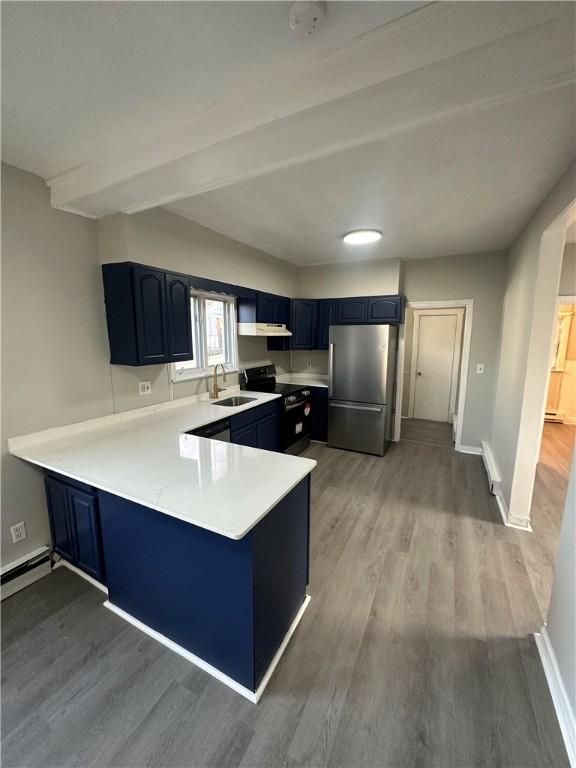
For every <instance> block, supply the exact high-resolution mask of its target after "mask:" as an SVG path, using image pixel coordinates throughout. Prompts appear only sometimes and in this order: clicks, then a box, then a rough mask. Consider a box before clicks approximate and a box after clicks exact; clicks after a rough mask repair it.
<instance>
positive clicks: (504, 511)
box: [494, 488, 532, 533]
mask: <svg viewBox="0 0 576 768" xmlns="http://www.w3.org/2000/svg"><path fill="white" fill-rule="evenodd" d="M494 498H495V499H496V504H497V505H498V511H499V512H500V517H501V518H502V522H503V523H504V525H505V526H506V528H516V530H517V531H524V533H532V526H531V525H530V520H526V518H522V519H516V520H515V519H514V518H513V517H512V516H511V515H510V510H509V509H508V504H506V499H505V498H504V495H503V494H502V491H501V490H500V488H496V489H495V493H494Z"/></svg>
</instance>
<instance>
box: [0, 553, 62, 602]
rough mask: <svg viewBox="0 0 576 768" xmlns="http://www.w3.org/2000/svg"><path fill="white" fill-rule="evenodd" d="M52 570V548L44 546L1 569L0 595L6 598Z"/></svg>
mask: <svg viewBox="0 0 576 768" xmlns="http://www.w3.org/2000/svg"><path fill="white" fill-rule="evenodd" d="M51 570H52V562H51V558H50V550H49V549H48V547H42V548H41V549H37V550H35V551H34V552H30V554H28V555H25V556H24V557H23V558H20V559H19V560H15V561H14V562H12V563H8V564H7V565H5V566H4V567H3V568H2V570H1V571H0V595H1V599H2V600H4V599H5V598H7V597H10V595H13V594H14V593H15V592H18V591H19V590H21V589H24V587H27V586H29V585H30V584H33V583H34V582H35V581H38V579H41V578H42V577H43V576H47V575H48V574H49V573H50V571H51Z"/></svg>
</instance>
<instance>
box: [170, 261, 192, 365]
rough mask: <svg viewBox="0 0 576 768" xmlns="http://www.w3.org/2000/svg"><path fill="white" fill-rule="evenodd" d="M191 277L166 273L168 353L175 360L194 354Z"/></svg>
mask: <svg viewBox="0 0 576 768" xmlns="http://www.w3.org/2000/svg"><path fill="white" fill-rule="evenodd" d="M190 289H191V286H190V278H189V277H186V276H185V275H174V274H170V273H169V274H167V275H166V301H167V312H168V354H169V356H170V359H171V360H172V361H173V362H176V361H178V360H189V359H190V358H191V357H192V356H193V354H194V348H193V345H192V322H191V315H190V312H191V306H190Z"/></svg>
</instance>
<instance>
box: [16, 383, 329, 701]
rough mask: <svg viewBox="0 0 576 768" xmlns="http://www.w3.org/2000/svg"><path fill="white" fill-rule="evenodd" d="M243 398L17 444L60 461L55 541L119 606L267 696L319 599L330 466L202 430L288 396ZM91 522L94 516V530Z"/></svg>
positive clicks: (51, 476)
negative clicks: (318, 547)
mask: <svg viewBox="0 0 576 768" xmlns="http://www.w3.org/2000/svg"><path fill="white" fill-rule="evenodd" d="M243 394H250V402H249V403H246V404H243V405H240V406H238V407H231V408H226V407H222V406H221V405H220V406H219V405H216V404H214V403H211V402H208V401H204V402H196V401H194V399H193V398H189V399H183V400H180V401H174V402H171V403H167V404H163V405H160V406H152V407H150V408H145V409H140V410H138V411H132V412H128V413H123V414H117V415H114V416H108V417H104V418H100V419H94V420H91V421H88V422H83V423H81V424H76V425H72V426H69V427H62V428H56V429H51V430H47V431H45V432H41V433H36V434H34V435H26V436H23V437H17V438H13V439H11V440H10V444H9V450H10V452H11V453H12V454H13V455H15V456H18V457H20V458H21V459H24V460H26V461H28V462H31V463H33V464H36V465H38V466H40V467H42V468H44V469H45V470H46V472H47V475H46V485H47V499H48V506H49V512H50V519H51V525H52V537H53V540H54V541H55V543H56V542H58V545H57V546H55V549H56V551H58V552H59V553H60V554H61V555H63V556H64V557H65V558H66V559H71V560H73V562H76V561H75V560H74V558H73V557H72V556H71V555H70V553H73V554H74V555H75V557H76V558H77V562H76V565H77V566H79V567H80V568H81V569H82V570H83V571H84V572H86V573H88V574H91V575H92V576H93V578H96V579H97V581H100V582H102V583H105V584H106V585H107V588H108V594H109V598H108V601H107V602H106V606H107V607H108V608H110V609H111V610H113V611H115V612H116V613H118V614H119V615H121V616H122V617H123V618H125V619H126V620H128V621H130V622H131V623H133V624H135V625H136V626H138V627H139V628H140V629H142V630H143V631H145V632H147V633H148V634H150V635H152V636H153V637H155V638H156V639H158V640H160V641H161V642H163V643H165V644H166V645H168V646H169V647H171V648H172V649H173V650H175V651H177V652H179V653H181V654H182V655H184V656H185V657H186V658H188V659H189V660H190V661H192V662H194V663H195V664H197V665H199V666H201V667H202V668H203V669H205V670H206V671H208V672H209V673H210V674H212V675H214V676H215V677H217V678H218V679H220V680H221V681H222V682H224V683H226V684H227V685H229V686H230V687H232V688H234V689H235V690H236V691H238V692H239V693H241V694H242V695H244V696H245V697H246V698H248V699H250V700H252V701H257V700H258V698H259V697H260V695H261V693H262V691H263V689H264V687H265V685H266V683H267V682H268V679H269V677H270V675H271V674H272V671H273V669H274V667H275V666H276V664H277V662H278V660H279V658H280V656H281V654H282V652H283V650H284V648H285V646H286V644H287V642H288V640H289V638H290V636H291V634H292V632H293V631H294V629H295V627H296V625H297V623H298V621H299V619H300V617H301V616H302V614H303V611H304V609H305V607H306V604H307V602H308V600H309V598H308V597H307V595H306V587H307V584H308V562H309V507H310V473H311V471H312V470H313V468H314V467H315V465H316V462H315V461H313V460H310V459H305V458H300V457H295V456H287V455H284V454H282V453H278V452H275V451H268V450H259V449H257V448H251V447H247V446H243V445H236V444H233V443H228V442H222V441H220V440H211V439H207V438H204V437H199V436H196V435H193V434H188V432H189V431H190V430H193V429H196V428H198V427H202V426H204V425H207V424H210V423H213V422H217V421H218V420H221V419H222V418H223V417H226V418H233V417H234V416H237V415H238V414H242V415H243V416H242V417H243V418H244V417H245V416H244V414H245V413H246V412H248V411H250V410H251V409H255V412H257V411H258V409H260V410H262V408H265V407H269V405H270V403H271V402H272V401H274V400H275V399H276V397H277V396H275V395H270V394H262V393H243ZM59 505H60V506H59ZM62 505H64V506H62ZM59 509H60V511H61V510H62V509H66V510H67V512H66V513H61V514H59V512H58V510H59ZM77 512H79V513H80V514H76V513H77ZM90 515H91V517H90ZM78 520H80V521H81V525H85V524H86V520H92V522H93V526H92V528H91V530H90V534H91V535H90V536H89V537H86V536H85V535H84V537H83V538H82V537H81V534H82V531H79V530H78ZM75 536H77V537H79V540H80V539H81V541H82V543H81V544H76V545H75V544H74V541H73V540H74V537H75ZM67 555H69V556H68V557H66V556H67Z"/></svg>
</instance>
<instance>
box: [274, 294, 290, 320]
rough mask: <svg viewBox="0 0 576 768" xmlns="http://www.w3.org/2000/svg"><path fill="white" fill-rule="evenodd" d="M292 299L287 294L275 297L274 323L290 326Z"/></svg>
mask: <svg viewBox="0 0 576 768" xmlns="http://www.w3.org/2000/svg"><path fill="white" fill-rule="evenodd" d="M290 303H291V302H290V299H287V298H286V297H285V296H275V297H274V318H273V320H272V322H273V323H280V324H281V325H286V326H290Z"/></svg>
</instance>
